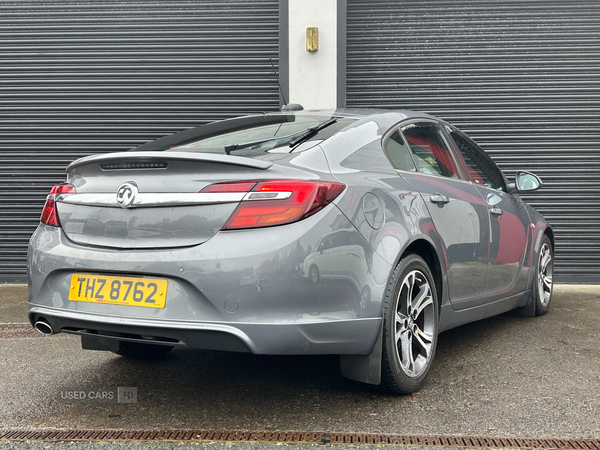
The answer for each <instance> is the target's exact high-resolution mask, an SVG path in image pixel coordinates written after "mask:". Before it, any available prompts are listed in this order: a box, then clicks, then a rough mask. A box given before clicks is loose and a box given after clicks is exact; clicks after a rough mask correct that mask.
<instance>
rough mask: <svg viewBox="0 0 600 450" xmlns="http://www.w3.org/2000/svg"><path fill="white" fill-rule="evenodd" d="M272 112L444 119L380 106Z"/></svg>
mask: <svg viewBox="0 0 600 450" xmlns="http://www.w3.org/2000/svg"><path fill="white" fill-rule="evenodd" d="M271 114H294V115H298V116H302V115H310V116H313V117H314V116H323V117H331V116H338V117H347V118H355V119H365V118H372V119H375V120H376V119H377V117H383V116H386V117H388V118H389V117H390V116H397V122H400V121H402V120H406V119H431V120H436V121H440V122H444V123H445V121H444V120H442V119H440V118H439V117H435V116H432V115H431V114H427V113H425V112H422V111H413V110H410V109H379V108H337V109H326V110H325V109H324V110H301V111H279V112H274V113H271Z"/></svg>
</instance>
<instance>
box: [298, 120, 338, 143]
mask: <svg viewBox="0 0 600 450" xmlns="http://www.w3.org/2000/svg"><path fill="white" fill-rule="evenodd" d="M336 122H337V119H336V118H335V117H334V118H332V119H329V120H327V121H325V122H322V123H320V124H319V125H316V126H314V127H311V128H307V129H306V130H305V131H304V132H303V133H302V134H301V135H300V136H298V137H296V138H294V139H292V140H291V141H290V144H289V145H290V148H291V149H292V150H293V149H294V147H296V146H297V145H299V144H302V143H303V142H306V141H307V140H309V139H310V138H311V137H313V136H314V135H315V134H317V133H318V132H319V131H321V130H322V129H323V128H327V127H328V126H329V125H333V124H334V123H336Z"/></svg>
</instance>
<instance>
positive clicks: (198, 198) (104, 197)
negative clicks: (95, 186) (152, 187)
mask: <svg viewBox="0 0 600 450" xmlns="http://www.w3.org/2000/svg"><path fill="white" fill-rule="evenodd" d="M291 195H292V193H291V192H189V193H185V192H160V193H148V192H146V193H141V192H140V193H137V194H136V196H135V199H134V201H133V203H132V204H131V205H130V206H129V208H150V207H153V206H183V205H208V204H215V203H238V202H241V201H256V200H283V199H286V198H289V197H290V196H291ZM55 200H56V201H57V202H61V203H68V204H72V205H86V206H106V207H109V208H120V207H121V206H120V205H119V204H118V203H117V195H116V194H114V193H99V194H85V193H81V194H59V195H56V196H55Z"/></svg>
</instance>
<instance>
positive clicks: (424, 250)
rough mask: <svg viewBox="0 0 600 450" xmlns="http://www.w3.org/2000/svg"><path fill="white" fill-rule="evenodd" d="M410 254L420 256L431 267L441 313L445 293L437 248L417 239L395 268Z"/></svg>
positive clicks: (406, 250) (402, 255)
mask: <svg viewBox="0 0 600 450" xmlns="http://www.w3.org/2000/svg"><path fill="white" fill-rule="evenodd" d="M409 253H414V254H416V255H419V256H420V257H421V258H423V259H424V260H425V262H426V263H427V265H428V266H429V270H430V271H431V274H432V275H433V281H434V283H435V289H436V292H437V298H438V303H439V306H440V309H439V311H440V312H441V306H442V298H443V292H444V283H443V274H442V264H441V262H440V258H439V256H438V253H437V251H436V249H435V247H434V246H433V244H431V243H430V242H429V241H427V240H425V239H417V240H415V241H413V242H411V244H410V245H409V246H408V247H406V249H405V250H404V252H403V253H402V254H401V255H400V257H399V258H398V261H396V264H395V265H394V267H396V266H397V265H398V263H399V262H400V261H401V260H402V259H403V258H404V257H405V256H406V255H408V254H409Z"/></svg>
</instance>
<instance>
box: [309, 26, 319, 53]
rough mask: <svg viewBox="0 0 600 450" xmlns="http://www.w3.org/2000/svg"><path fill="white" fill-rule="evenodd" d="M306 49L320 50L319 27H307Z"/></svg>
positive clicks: (311, 50)
mask: <svg viewBox="0 0 600 450" xmlns="http://www.w3.org/2000/svg"><path fill="white" fill-rule="evenodd" d="M306 51H307V52H317V51H319V29H318V28H317V27H308V28H307V29H306Z"/></svg>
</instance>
